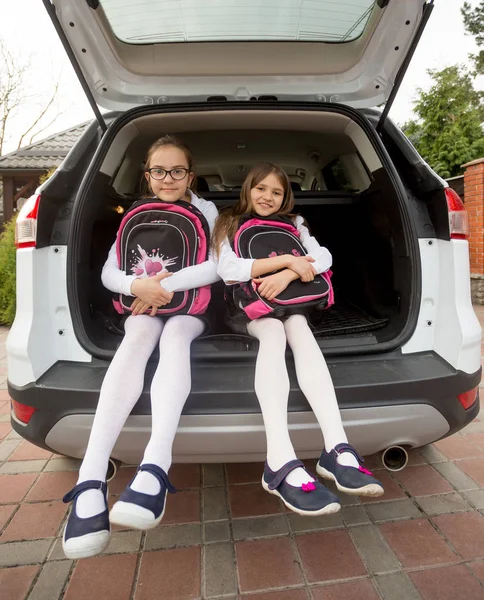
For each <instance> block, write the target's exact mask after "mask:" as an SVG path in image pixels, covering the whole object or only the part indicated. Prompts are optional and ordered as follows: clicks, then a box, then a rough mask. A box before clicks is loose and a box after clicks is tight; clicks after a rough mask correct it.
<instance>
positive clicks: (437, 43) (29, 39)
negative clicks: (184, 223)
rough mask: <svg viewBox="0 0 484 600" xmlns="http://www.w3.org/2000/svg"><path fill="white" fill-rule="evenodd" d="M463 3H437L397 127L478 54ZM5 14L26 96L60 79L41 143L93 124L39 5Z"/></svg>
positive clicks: (24, 119) (400, 103) (43, 92)
mask: <svg viewBox="0 0 484 600" xmlns="http://www.w3.org/2000/svg"><path fill="white" fill-rule="evenodd" d="M78 1H84V0H78ZM398 1H399V2H404V1H405V0H398ZM463 1H464V0H436V1H435V8H434V11H433V14H432V16H431V18H430V22H429V24H428V25H427V29H426V31H425V33H424V36H423V37H422V40H421V42H420V45H419V47H418V49H417V52H416V53H415V56H414V59H413V61H412V63H411V65H410V68H409V70H408V72H407V75H406V77H405V80H404V82H403V84H402V87H401V89H400V92H399V94H398V96H397V99H396V101H395V103H394V105H393V108H392V110H391V113H390V114H391V117H392V118H393V119H394V120H395V121H397V122H398V123H403V122H405V121H406V120H407V119H408V118H410V117H411V113H412V99H413V98H414V97H415V92H416V89H417V88H418V87H423V88H426V87H427V86H428V84H429V78H428V76H427V75H426V70H427V69H428V68H438V69H440V68H443V67H445V66H448V65H451V64H455V63H457V62H466V61H467V55H468V53H469V52H472V51H475V44H474V41H473V39H472V38H470V37H468V36H465V34H464V27H463V23H462V18H461V15H460V7H461V6H462V4H463ZM471 4H477V0H474V1H471ZM1 8H2V12H1V19H0V37H2V38H3V40H4V42H5V44H6V45H7V47H8V49H9V50H10V52H11V53H12V54H13V55H14V56H15V57H18V58H20V59H22V58H26V57H28V56H31V62H32V65H33V67H34V68H33V73H32V77H31V78H30V79H29V81H28V82H27V83H28V93H29V94H32V95H37V96H39V97H40V98H46V97H48V95H49V90H51V89H52V86H53V84H54V82H55V81H56V79H60V92H59V97H58V105H59V108H60V110H61V111H62V114H61V115H60V116H59V117H58V118H57V119H56V121H55V123H53V124H52V125H51V126H50V127H49V129H48V130H46V131H45V132H44V133H43V134H42V135H41V136H40V137H45V136H46V135H49V134H52V133H55V132H57V131H61V130H63V129H66V128H68V127H71V126H73V125H76V124H77V123H80V122H82V121H85V120H88V119H91V118H92V111H91V109H90V106H89V104H88V102H87V100H86V98H85V96H84V93H83V91H82V89H81V87H80V85H79V83H78V81H77V78H76V76H75V74H74V72H73V70H72V67H71V65H70V63H69V61H68V59H67V57H66V55H65V53H64V50H63V48H62V46H61V43H60V41H59V39H58V37H57V34H56V32H55V31H54V28H53V26H52V24H51V22H50V19H49V18H48V16H47V13H46V11H45V9H44V6H43V4H42V2H41V0H17V2H6V1H5V0H3V2H2V7H1ZM476 83H477V87H479V88H481V89H482V88H483V87H484V85H483V84H482V82H481V81H478V82H476ZM35 102H36V100H35V99H34V100H32V101H31V102H30V103H29V104H28V105H27V106H26V107H25V108H24V110H22V111H21V112H20V113H19V115H18V117H17V118H16V121H15V123H14V127H13V128H12V130H11V132H10V133H11V134H12V135H11V138H12V141H13V140H14V139H16V138H18V135H19V134H20V133H21V132H22V131H23V130H24V129H25V126H26V124H27V123H29V122H30V119H31V118H32V116H33V115H34V114H35V112H36V107H35ZM29 124H30V123H29ZM38 139H40V138H38ZM12 141H11V142H10V143H8V144H7V146H6V148H5V152H7V151H11V150H13V149H15V148H14V146H13V144H12Z"/></svg>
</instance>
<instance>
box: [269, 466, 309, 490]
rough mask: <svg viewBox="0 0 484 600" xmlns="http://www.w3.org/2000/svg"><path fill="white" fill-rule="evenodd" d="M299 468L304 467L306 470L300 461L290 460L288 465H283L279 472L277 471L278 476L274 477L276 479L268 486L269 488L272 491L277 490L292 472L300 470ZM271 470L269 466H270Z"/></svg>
mask: <svg viewBox="0 0 484 600" xmlns="http://www.w3.org/2000/svg"><path fill="white" fill-rule="evenodd" d="M299 467H302V468H303V469H304V470H306V469H305V467H304V463H303V462H302V461H300V460H297V459H295V460H290V461H289V462H288V463H286V464H285V465H283V466H282V467H281V468H280V469H279V470H278V471H276V475H275V476H274V479H273V480H272V481H271V482H270V483H269V484H267V487H268V488H269V489H270V490H275V489H276V488H277V487H279V486H280V485H281V483H282V482H283V481H284V479H285V478H286V477H287V476H288V475H289V473H290V472H291V471H294V470H295V469H298V468H299ZM268 468H269V465H268Z"/></svg>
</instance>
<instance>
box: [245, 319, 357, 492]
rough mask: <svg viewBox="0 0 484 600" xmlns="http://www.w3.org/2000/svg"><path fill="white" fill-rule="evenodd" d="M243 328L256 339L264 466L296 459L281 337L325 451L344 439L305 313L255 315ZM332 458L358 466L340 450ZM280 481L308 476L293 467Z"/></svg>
mask: <svg viewBox="0 0 484 600" xmlns="http://www.w3.org/2000/svg"><path fill="white" fill-rule="evenodd" d="M247 330H248V332H249V334H250V335H252V336H254V337H255V338H257V339H258V340H259V353H258V355H257V363H256V371H255V392H256V394H257V398H258V400H259V403H260V406H261V411H262V417H263V419H264V426H265V430H266V436H267V463H268V465H269V467H270V468H271V469H272V470H274V471H277V470H278V469H280V468H281V467H282V466H283V465H284V464H285V463H287V462H288V461H290V460H293V459H295V458H296V454H295V452H294V448H293V446H292V443H291V439H290V437H289V430H288V425H287V402H288V396H289V376H288V374H287V366H286V359H285V351H286V341H287V342H288V343H289V346H290V347H291V350H292V353H293V355H294V361H295V366H296V375H297V380H298V383H299V387H300V388H301V391H302V392H303V394H304V395H305V396H306V398H307V400H308V402H309V404H310V406H311V408H312V410H313V412H314V414H315V416H316V419H317V420H318V423H319V426H320V427H321V431H322V434H323V437H324V445H325V449H326V451H329V450H331V449H332V448H334V446H336V445H337V444H340V443H342V442H347V441H348V439H347V437H346V434H345V431H344V428H343V423H342V421H341V416H340V412H339V408H338V402H337V400H336V394H335V392H334V386H333V382H332V380H331V375H330V373H329V370H328V367H327V365H326V361H325V360H324V356H323V354H322V352H321V349H320V348H319V346H318V343H317V341H316V339H315V337H314V335H313V333H312V332H311V329H310V328H309V325H308V322H307V320H306V317H304V316H303V315H292V316H291V317H289V318H288V319H286V320H285V321H279V320H278V319H270V318H262V319H257V320H255V321H251V322H250V323H249V325H248V326H247ZM338 460H339V462H341V463H342V464H347V465H349V466H355V467H357V466H358V463H357V461H356V459H355V458H354V457H353V456H352V455H351V454H348V453H344V454H342V455H341V456H340V457H339V459H338ZM286 481H287V482H288V483H290V484H292V485H295V486H299V485H301V484H302V483H306V482H307V481H308V475H307V474H306V473H305V472H304V471H303V470H302V469H296V470H295V471H292V472H291V473H289V475H288V477H287V478H286Z"/></svg>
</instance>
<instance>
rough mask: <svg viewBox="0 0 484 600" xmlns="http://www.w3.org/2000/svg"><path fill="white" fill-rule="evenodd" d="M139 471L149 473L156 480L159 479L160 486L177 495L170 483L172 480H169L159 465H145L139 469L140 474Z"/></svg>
mask: <svg viewBox="0 0 484 600" xmlns="http://www.w3.org/2000/svg"><path fill="white" fill-rule="evenodd" d="M139 471H148V472H149V473H151V474H152V475H154V476H155V477H156V479H158V481H159V482H160V485H161V486H162V487H165V488H166V489H167V490H168V491H169V492H170V494H176V492H177V490H176V488H175V487H174V486H173V485H172V484H171V483H170V480H169V479H168V475H167V474H166V473H165V471H163V469H162V468H161V467H159V466H158V465H152V464H150V463H147V464H143V465H140V466H139V467H138V472H139Z"/></svg>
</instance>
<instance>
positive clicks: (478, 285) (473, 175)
mask: <svg viewBox="0 0 484 600" xmlns="http://www.w3.org/2000/svg"><path fill="white" fill-rule="evenodd" d="M463 167H464V168H465V173H464V194H465V201H466V202H465V203H466V210H467V214H468V218H469V232H470V235H469V258H470V267H471V288H472V298H473V301H474V302H477V303H479V304H484V158H479V159H477V160H473V161H472V162H470V163H467V164H465V165H463Z"/></svg>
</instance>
